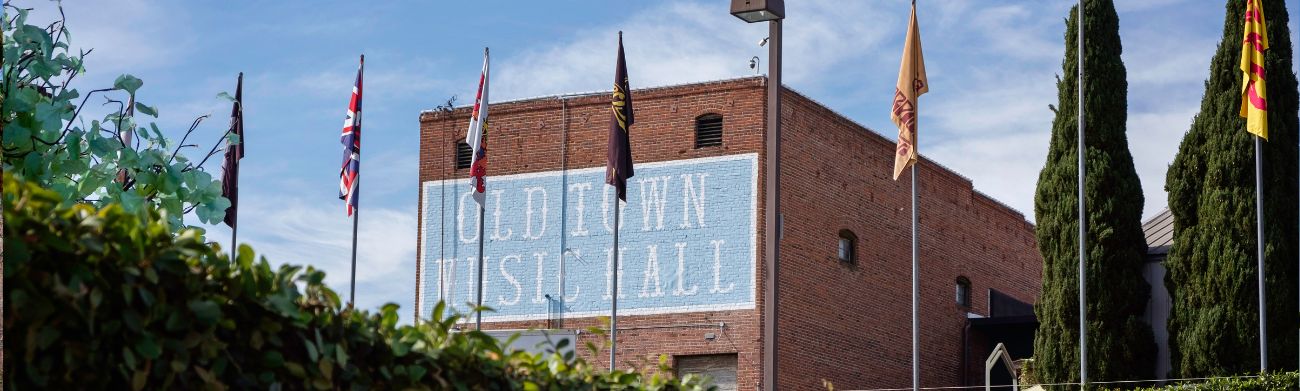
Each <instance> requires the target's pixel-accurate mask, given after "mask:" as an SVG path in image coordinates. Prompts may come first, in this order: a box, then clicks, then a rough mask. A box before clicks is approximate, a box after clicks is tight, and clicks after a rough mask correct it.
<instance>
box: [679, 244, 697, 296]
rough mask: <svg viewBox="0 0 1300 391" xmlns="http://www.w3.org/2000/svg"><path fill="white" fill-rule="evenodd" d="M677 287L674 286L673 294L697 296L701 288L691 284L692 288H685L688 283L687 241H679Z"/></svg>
mask: <svg viewBox="0 0 1300 391" xmlns="http://www.w3.org/2000/svg"><path fill="white" fill-rule="evenodd" d="M676 246H677V287H675V288H673V296H695V293H696V292H697V291H699V290H700V287H699V286H698V285H694V284H692V285H691V289H685V288H684V286H685V285H686V243H677V244H676Z"/></svg>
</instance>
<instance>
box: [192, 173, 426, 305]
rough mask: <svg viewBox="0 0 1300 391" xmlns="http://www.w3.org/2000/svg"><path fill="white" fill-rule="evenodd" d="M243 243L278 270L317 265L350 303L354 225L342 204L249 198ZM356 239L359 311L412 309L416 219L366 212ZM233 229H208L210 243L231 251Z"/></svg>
mask: <svg viewBox="0 0 1300 391" xmlns="http://www.w3.org/2000/svg"><path fill="white" fill-rule="evenodd" d="M241 202H242V204H241V205H240V216H241V217H240V220H241V224H240V226H241V227H242V228H243V229H241V230H240V231H239V238H240V243H241V244H248V245H250V246H252V247H253V248H254V249H255V250H256V251H257V252H258V254H259V255H260V256H265V257H266V258H267V259H268V260H270V261H271V262H273V263H274V264H276V265H279V264H284V263H292V264H298V265H312V266H314V267H316V268H317V269H320V270H324V271H325V272H326V273H327V275H326V279H325V282H326V284H328V285H329V286H330V287H332V288H334V290H335V291H336V292H338V293H339V295H340V298H341V299H343V300H344V301H346V300H347V294H348V286H349V283H350V278H349V276H350V274H351V252H352V221H351V219H349V218H347V216H346V215H345V214H344V211H343V208H342V204H337V203H324V202H320V200H316V199H306V198H298V197H288V198H286V197H278V196H275V195H269V194H247V195H243V196H242V197H241ZM361 214H362V216H361V220H360V226H359V227H358V232H359V234H358V238H357V281H356V283H357V292H358V294H357V306H358V307H360V308H367V309H374V308H378V307H379V306H381V305H383V304H384V303H387V302H396V303H398V304H401V305H403V306H404V307H408V306H409V305H410V303H411V300H413V298H414V296H413V295H414V294H415V287H414V286H415V278H414V274H413V270H415V239H416V238H415V231H416V229H415V228H416V221H415V214H414V213H412V212H411V211H408V210H395V209H389V208H383V207H376V208H365V209H362V210H361ZM229 232H230V230H229V229H228V228H227V227H225V226H224V225H223V226H216V227H208V237H209V239H210V240H212V241H215V242H217V243H221V244H222V247H226V248H228V247H229V243H230V233H229Z"/></svg>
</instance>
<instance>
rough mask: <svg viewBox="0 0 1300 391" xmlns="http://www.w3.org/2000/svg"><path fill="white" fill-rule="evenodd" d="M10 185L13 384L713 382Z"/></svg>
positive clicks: (113, 208)
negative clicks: (375, 294)
mask: <svg viewBox="0 0 1300 391" xmlns="http://www.w3.org/2000/svg"><path fill="white" fill-rule="evenodd" d="M3 188H4V224H5V235H6V238H5V239H6V240H5V241H4V245H5V249H4V254H5V258H6V259H5V262H6V263H5V268H4V286H5V289H6V291H5V297H6V298H7V299H8V302H6V303H5V305H6V307H7V308H6V311H5V312H4V314H5V319H4V324H5V333H6V336H5V337H6V338H5V339H6V340H8V342H9V344H7V346H5V355H6V356H7V357H8V358H9V359H8V360H5V362H4V364H5V368H4V377H5V382H4V383H5V384H7V385H8V387H9V388H10V389H114V390H116V389H135V390H139V389H227V388H235V389H462V390H512V389H523V390H596V389H634V390H642V389H644V390H679V389H681V390H700V389H704V388H703V387H702V386H701V385H700V383H701V382H700V379H698V378H696V377H694V376H688V377H687V378H686V379H684V380H681V381H679V380H674V379H670V378H663V377H660V376H659V375H654V376H642V375H639V374H636V373H626V372H620V371H615V372H612V373H611V372H604V371H603V370H601V369H599V368H596V367H594V366H592V365H589V364H587V363H585V362H583V361H582V360H580V359H578V358H575V357H574V356H573V355H572V353H569V354H567V355H563V356H561V355H559V354H555V353H550V354H540V355H534V354H529V353H525V352H507V351H503V350H502V346H503V345H502V344H501V343H499V342H498V341H496V340H495V339H493V338H492V337H490V336H488V335H486V334H483V333H480V332H477V331H472V332H464V333H462V332H452V331H450V328H451V325H452V324H454V323H455V322H456V317H454V316H449V317H448V320H446V321H444V322H442V323H424V324H421V325H418V326H398V324H397V321H398V317H397V305H395V304H388V305H386V306H384V307H383V309H381V310H380V311H379V312H378V313H368V312H365V311H354V310H352V309H347V308H341V307H340V305H339V298H338V296H337V295H336V294H335V293H334V292H333V291H332V290H330V289H329V288H328V287H326V286H325V285H323V284H322V283H321V281H322V280H323V279H324V276H325V275H324V273H323V272H321V271H318V270H314V269H313V268H311V267H307V268H305V269H304V268H302V267H300V266H291V265H283V266H280V267H279V268H273V267H272V266H271V265H270V264H269V263H268V262H267V261H266V259H265V258H262V259H260V260H258V261H256V262H255V261H254V254H253V251H252V249H251V248H249V247H248V246H240V249H239V254H238V256H237V257H236V259H235V260H233V261H232V260H230V259H229V258H228V257H227V256H225V255H224V254H223V253H222V252H220V251H219V249H218V248H217V247H216V245H213V244H208V243H205V242H204V238H203V236H202V235H201V234H200V233H199V231H198V230H194V229H185V230H181V231H180V232H179V233H177V234H173V233H172V230H171V228H170V227H168V226H167V224H169V223H168V219H166V218H165V217H163V216H160V215H159V212H157V211H156V210H154V209H152V208H145V209H144V210H142V211H140V212H136V213H132V212H126V211H125V210H124V209H123V208H121V207H120V206H118V205H115V204H113V205H108V206H105V207H103V208H100V209H98V210H97V209H95V208H94V207H91V206H89V205H85V204H74V205H71V206H61V205H60V204H62V203H63V199H62V198H61V197H60V196H59V195H58V194H57V193H55V192H52V191H49V190H44V189H40V188H38V187H36V186H35V185H33V184H28V183H23V182H20V181H18V180H16V179H14V178H13V177H12V176H11V175H10V174H9V173H5V174H4V186H3ZM443 308H444V307H443V306H442V305H441V304H440V305H439V306H438V307H437V309H435V311H434V312H435V316H434V317H433V318H435V319H439V318H442V317H441V316H440V313H441V311H442V309H443ZM556 350H559V349H556ZM665 369H666V368H665ZM660 372H664V373H668V372H669V371H666V370H661V371H660Z"/></svg>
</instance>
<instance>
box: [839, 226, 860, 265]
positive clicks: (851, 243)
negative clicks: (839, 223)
mask: <svg viewBox="0 0 1300 391" xmlns="http://www.w3.org/2000/svg"><path fill="white" fill-rule="evenodd" d="M857 247H858V236H857V235H854V234H853V231H849V230H847V229H842V230H840V241H839V258H840V261H841V262H849V263H853V262H856V261H857V250H855V249H856V248H857Z"/></svg>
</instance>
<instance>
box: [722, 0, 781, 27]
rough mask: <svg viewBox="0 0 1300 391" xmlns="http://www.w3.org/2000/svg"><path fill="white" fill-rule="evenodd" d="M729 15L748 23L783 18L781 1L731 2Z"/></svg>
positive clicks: (749, 0)
mask: <svg viewBox="0 0 1300 391" xmlns="http://www.w3.org/2000/svg"><path fill="white" fill-rule="evenodd" d="M731 14H732V15H735V16H736V17H737V18H740V19H741V20H744V21H746V22H749V23H755V22H766V21H772V20H779V19H784V18H785V1H783V0H731Z"/></svg>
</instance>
